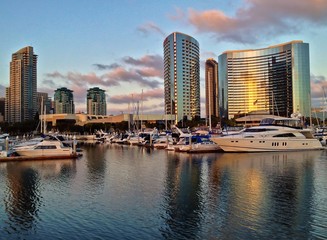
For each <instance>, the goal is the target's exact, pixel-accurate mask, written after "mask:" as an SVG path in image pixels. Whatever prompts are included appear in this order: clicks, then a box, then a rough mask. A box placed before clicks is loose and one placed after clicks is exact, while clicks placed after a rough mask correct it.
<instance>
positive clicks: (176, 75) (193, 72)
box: [163, 32, 200, 121]
mask: <svg viewBox="0 0 327 240" xmlns="http://www.w3.org/2000/svg"><path fill="white" fill-rule="evenodd" d="M163 48H164V84H165V113H166V114H176V115H177V119H176V120H177V121H180V120H182V119H183V118H184V117H187V118H188V119H192V118H194V117H195V116H200V64H199V62H200V60H199V59H200V55H199V43H198V42H197V41H196V40H195V39H194V38H192V37H190V36H188V35H185V34H183V33H178V32H174V33H172V34H170V35H169V36H168V37H167V38H166V39H165V40H164V42H163Z"/></svg>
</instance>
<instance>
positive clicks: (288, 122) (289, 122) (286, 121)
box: [260, 118, 302, 128]
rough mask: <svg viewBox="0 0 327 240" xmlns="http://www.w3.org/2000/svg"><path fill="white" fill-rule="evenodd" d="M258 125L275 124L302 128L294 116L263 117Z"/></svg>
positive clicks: (299, 121)
mask: <svg viewBox="0 0 327 240" xmlns="http://www.w3.org/2000/svg"><path fill="white" fill-rule="evenodd" d="M260 125H261V126H262V125H275V126H286V127H292V128H302V123H301V120H300V119H296V118H265V119H262V120H261V122H260Z"/></svg>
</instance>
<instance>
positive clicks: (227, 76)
mask: <svg viewBox="0 0 327 240" xmlns="http://www.w3.org/2000/svg"><path fill="white" fill-rule="evenodd" d="M218 62H219V107H220V115H221V116H222V117H225V118H232V117H235V115H237V114H240V113H243V114H247V113H249V112H255V111H260V112H266V113H269V114H274V115H279V116H285V117H290V116H291V115H292V114H293V113H296V114H301V115H302V116H306V117H308V116H310V113H311V89H310V61H309V44H308V43H303V41H291V42H288V43H284V44H279V45H275V46H270V47H267V48H263V49H255V50H252V49H251V50H237V51H226V52H224V53H223V54H221V55H220V56H219V57H218Z"/></svg>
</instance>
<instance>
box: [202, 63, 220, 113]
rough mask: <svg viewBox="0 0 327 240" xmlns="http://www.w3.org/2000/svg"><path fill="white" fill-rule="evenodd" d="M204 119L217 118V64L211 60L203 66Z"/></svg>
mask: <svg viewBox="0 0 327 240" xmlns="http://www.w3.org/2000/svg"><path fill="white" fill-rule="evenodd" d="M205 83H206V84H205V87H206V118H209V116H215V117H218V116H219V113H218V63H217V61H215V60H214V59H212V58H209V59H207V61H206V64H205Z"/></svg>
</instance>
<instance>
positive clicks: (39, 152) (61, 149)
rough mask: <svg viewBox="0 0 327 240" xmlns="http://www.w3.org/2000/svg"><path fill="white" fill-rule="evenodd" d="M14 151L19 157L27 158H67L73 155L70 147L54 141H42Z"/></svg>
mask: <svg viewBox="0 0 327 240" xmlns="http://www.w3.org/2000/svg"><path fill="white" fill-rule="evenodd" d="M15 151H16V153H17V154H18V155H20V156H29V157H40V156H47V157H54V156H56V157H59V156H60V157H62V156H67V157H69V156H71V155H72V154H73V149H72V148H71V147H65V146H63V144H62V142H60V141H56V140H43V141H41V142H39V143H37V144H35V145H31V146H25V147H21V148H17V149H15Z"/></svg>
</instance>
